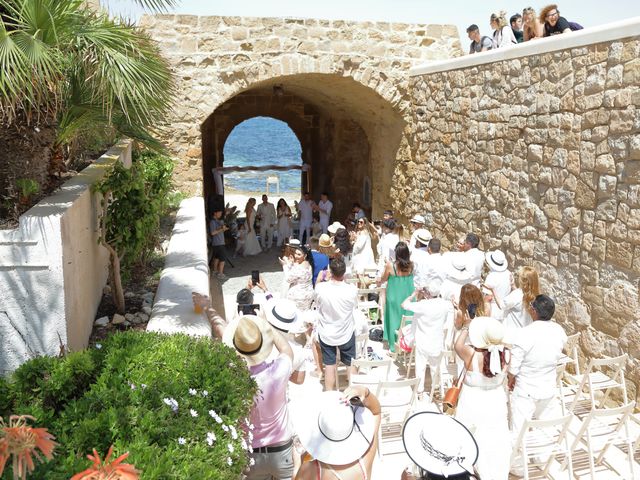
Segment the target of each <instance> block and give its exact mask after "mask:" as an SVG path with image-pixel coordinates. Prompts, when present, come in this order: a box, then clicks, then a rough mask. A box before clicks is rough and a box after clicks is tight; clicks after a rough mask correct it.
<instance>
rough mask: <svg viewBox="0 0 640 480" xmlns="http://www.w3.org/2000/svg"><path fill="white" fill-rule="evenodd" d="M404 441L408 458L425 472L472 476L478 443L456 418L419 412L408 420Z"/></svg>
mask: <svg viewBox="0 0 640 480" xmlns="http://www.w3.org/2000/svg"><path fill="white" fill-rule="evenodd" d="M402 441H403V443H404V449H405V450H406V452H407V455H409V458H411V460H412V461H413V463H415V464H416V465H417V466H418V467H420V468H421V469H422V470H426V471H427V472H429V473H433V474H435V475H440V476H443V477H448V476H450V475H458V474H461V473H465V472H469V473H473V465H474V464H475V463H476V461H477V460H478V444H477V443H476V441H475V439H474V438H473V435H471V432H469V430H467V428H466V427H465V426H464V425H463V424H462V423H460V422H459V421H458V420H456V419H455V418H453V417H451V416H449V415H444V414H442V413H437V412H418V413H416V414H414V415H412V416H411V417H409V418H408V419H407V421H406V422H405V424H404V428H403V429H402Z"/></svg>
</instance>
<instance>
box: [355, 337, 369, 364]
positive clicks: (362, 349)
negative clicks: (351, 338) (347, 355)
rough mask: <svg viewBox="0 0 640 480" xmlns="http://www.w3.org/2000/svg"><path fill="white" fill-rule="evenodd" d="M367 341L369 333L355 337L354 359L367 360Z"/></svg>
mask: <svg viewBox="0 0 640 480" xmlns="http://www.w3.org/2000/svg"><path fill="white" fill-rule="evenodd" d="M368 341H369V333H361V334H360V335H356V359H364V360H367V342H368Z"/></svg>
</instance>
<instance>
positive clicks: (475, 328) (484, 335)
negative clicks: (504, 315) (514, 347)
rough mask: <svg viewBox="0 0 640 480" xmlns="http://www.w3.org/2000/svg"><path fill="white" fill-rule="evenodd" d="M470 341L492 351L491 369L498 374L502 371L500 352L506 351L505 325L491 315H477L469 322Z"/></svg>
mask: <svg viewBox="0 0 640 480" xmlns="http://www.w3.org/2000/svg"><path fill="white" fill-rule="evenodd" d="M469 341H470V342H471V345H473V346H474V347H475V348H478V349H481V350H489V352H490V353H491V357H490V361H489V369H490V370H491V373H493V374H494V375H497V374H498V373H500V372H501V371H502V367H501V365H500V352H502V351H504V325H502V323H501V322H499V321H498V320H496V319H495V318H491V317H476V318H474V319H473V320H471V323H470V324H469Z"/></svg>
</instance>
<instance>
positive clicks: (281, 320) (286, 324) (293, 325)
mask: <svg viewBox="0 0 640 480" xmlns="http://www.w3.org/2000/svg"><path fill="white" fill-rule="evenodd" d="M264 311H265V313H266V316H267V321H268V322H269V323H270V324H271V326H273V327H275V328H277V329H280V330H283V331H285V332H287V333H303V332H304V331H305V328H304V324H303V323H302V319H301V318H300V315H299V312H298V309H297V308H296V304H295V303H294V302H292V301H291V300H287V299H286V298H281V299H277V300H276V299H274V300H272V301H270V302H268V303H267V305H266V306H265V308H264Z"/></svg>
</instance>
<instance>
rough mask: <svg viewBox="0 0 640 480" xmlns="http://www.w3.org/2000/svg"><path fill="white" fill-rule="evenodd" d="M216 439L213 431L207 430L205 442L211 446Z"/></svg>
mask: <svg viewBox="0 0 640 480" xmlns="http://www.w3.org/2000/svg"><path fill="white" fill-rule="evenodd" d="M215 441H216V434H215V433H213V432H207V443H208V444H209V446H210V447H211V446H213V442H215Z"/></svg>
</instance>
